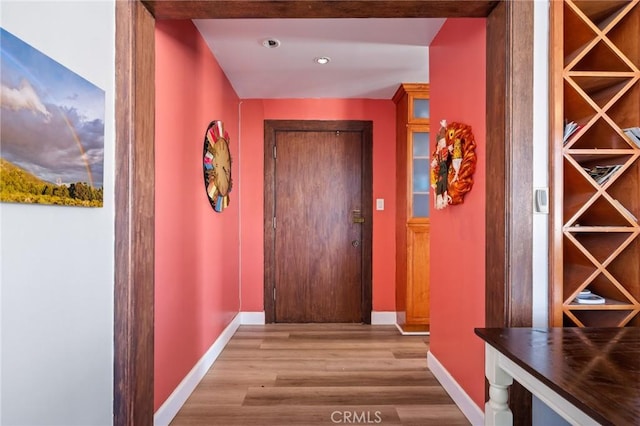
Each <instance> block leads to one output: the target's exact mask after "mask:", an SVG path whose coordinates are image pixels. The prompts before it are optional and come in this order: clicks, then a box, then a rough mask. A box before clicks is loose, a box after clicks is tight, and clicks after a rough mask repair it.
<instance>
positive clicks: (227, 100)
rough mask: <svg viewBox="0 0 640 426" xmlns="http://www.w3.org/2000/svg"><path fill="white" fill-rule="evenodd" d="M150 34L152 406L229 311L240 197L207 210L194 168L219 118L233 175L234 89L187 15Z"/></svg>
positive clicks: (232, 310) (234, 290)
mask: <svg viewBox="0 0 640 426" xmlns="http://www.w3.org/2000/svg"><path fill="white" fill-rule="evenodd" d="M155 36H156V129H155V132H156V142H155V161H156V164H155V168H156V176H155V179H156V191H155V203H156V211H155V219H156V223H155V313H154V315H155V351H154V356H155V366H154V379H155V383H154V410H157V409H158V408H159V407H160V406H161V405H162V403H163V402H164V401H165V400H166V399H167V397H168V396H169V395H170V394H171V392H173V390H174V389H175V388H176V386H177V385H178V384H179V383H180V382H181V381H182V380H183V378H184V377H185V376H186V375H187V374H188V373H189V371H190V370H191V369H192V368H193V366H194V365H195V364H196V363H197V362H198V360H199V359H200V358H201V357H202V356H203V355H204V354H205V352H206V351H207V350H208V349H209V347H210V346H211V345H212V344H213V343H214V342H215V341H216V339H217V338H218V337H219V335H220V334H221V332H222V331H223V330H224V329H225V327H226V326H227V325H229V323H230V322H231V321H232V320H233V318H234V317H235V316H236V315H237V313H238V312H239V309H240V297H239V281H240V279H239V264H240V261H239V250H238V247H239V244H240V241H239V234H238V229H239V211H240V210H239V206H240V197H239V191H238V190H237V188H235V187H234V188H233V190H232V191H231V193H230V194H229V195H230V199H231V200H230V204H229V207H228V208H226V209H225V210H224V212H222V213H216V212H214V211H213V210H212V209H211V205H210V204H209V201H208V199H207V194H206V192H205V188H204V180H203V172H202V150H203V143H204V134H205V130H206V128H207V125H208V124H209V122H211V121H212V120H222V121H223V123H224V128H225V129H226V130H227V132H228V133H229V137H230V142H229V146H230V149H231V155H232V158H233V160H234V163H233V164H232V173H233V179H234V180H235V179H237V176H238V168H237V164H238V161H237V159H238V157H239V156H238V152H239V151H238V149H239V143H238V141H239V125H238V104H239V99H238V96H237V95H236V93H235V92H234V90H233V88H232V87H231V84H230V83H229V82H228V81H227V78H226V77H225V75H224V73H223V72H222V70H221V69H220V67H219V65H218V63H217V62H216V60H215V58H214V57H213V55H212V54H211V52H210V50H209V48H208V47H207V45H206V44H205V42H204V40H203V39H202V37H201V36H200V34H199V32H198V31H197V30H196V28H195V27H194V25H193V24H192V23H191V21H162V20H158V21H157V22H156V33H155Z"/></svg>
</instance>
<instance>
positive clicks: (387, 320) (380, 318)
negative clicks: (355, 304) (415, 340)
mask: <svg viewBox="0 0 640 426" xmlns="http://www.w3.org/2000/svg"><path fill="white" fill-rule="evenodd" d="M395 323H396V313H395V312H388V311H378V312H376V311H371V325H393V324H395Z"/></svg>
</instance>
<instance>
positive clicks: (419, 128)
mask: <svg viewBox="0 0 640 426" xmlns="http://www.w3.org/2000/svg"><path fill="white" fill-rule="evenodd" d="M393 100H394V102H395V103H396V312H397V324H398V325H399V326H400V328H401V329H402V331H403V332H405V333H427V332H429V324H430V319H429V312H430V309H429V235H430V223H429V209H430V205H431V204H432V202H433V201H432V198H430V196H431V195H430V193H429V190H430V188H429V185H430V180H429V177H430V166H429V162H430V159H429V158H430V153H431V150H430V148H429V85H428V84H423V83H403V84H401V85H400V87H399V88H398V90H397V91H396V93H395V95H394V97H393Z"/></svg>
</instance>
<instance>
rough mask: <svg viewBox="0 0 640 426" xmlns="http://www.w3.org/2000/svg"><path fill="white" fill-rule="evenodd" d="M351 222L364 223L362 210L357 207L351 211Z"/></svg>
mask: <svg viewBox="0 0 640 426" xmlns="http://www.w3.org/2000/svg"><path fill="white" fill-rule="evenodd" d="M351 222H353V223H364V217H363V216H362V212H361V211H360V210H359V209H356V210H352V211H351Z"/></svg>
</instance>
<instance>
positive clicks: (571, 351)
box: [475, 327, 640, 425]
mask: <svg viewBox="0 0 640 426" xmlns="http://www.w3.org/2000/svg"><path fill="white" fill-rule="evenodd" d="M475 332H476V334H477V335H478V336H480V337H481V338H482V339H483V340H484V341H485V342H486V343H485V356H486V359H485V365H486V369H485V372H486V376H487V379H488V380H489V401H487V403H486V405H485V424H486V425H501V424H512V423H513V416H512V413H511V411H510V410H509V406H508V404H507V399H508V387H509V386H510V385H511V384H512V383H513V380H516V381H518V382H519V383H520V384H522V385H523V386H524V387H525V388H527V389H528V390H529V391H530V392H531V393H532V394H534V395H536V396H537V397H538V398H539V399H540V400H542V401H543V402H544V403H545V404H547V405H548V406H549V407H550V408H551V409H553V410H554V411H556V412H557V413H558V414H559V415H560V416H562V417H563V418H564V419H565V420H567V421H568V422H569V423H572V424H579V425H587V424H602V425H640V328H638V327H625V328H577V327H572V328H477V329H476V330H475Z"/></svg>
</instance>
